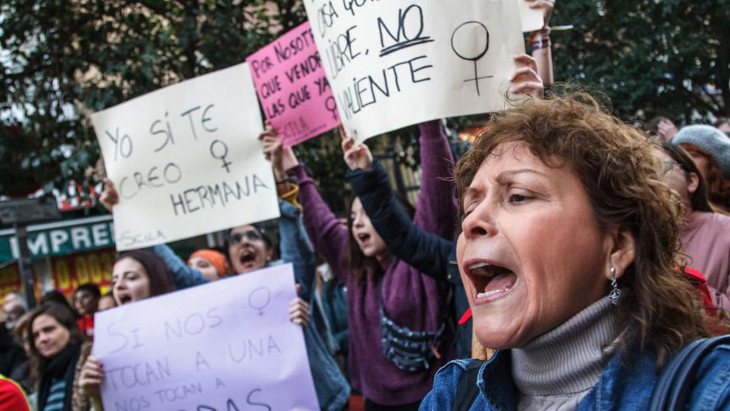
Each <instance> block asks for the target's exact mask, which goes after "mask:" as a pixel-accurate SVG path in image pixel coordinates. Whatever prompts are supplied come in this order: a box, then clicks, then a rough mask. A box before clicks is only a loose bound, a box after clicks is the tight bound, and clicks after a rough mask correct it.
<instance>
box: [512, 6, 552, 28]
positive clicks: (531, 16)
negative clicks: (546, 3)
mask: <svg viewBox="0 0 730 411" xmlns="http://www.w3.org/2000/svg"><path fill="white" fill-rule="evenodd" d="M516 1H517V5H518V6H519V8H520V21H521V22H522V31H524V32H528V31H535V30H540V29H541V28H542V26H544V25H545V20H544V19H543V15H542V14H543V13H542V9H531V8H530V4H529V3H527V2H526V1H525V0H516Z"/></svg>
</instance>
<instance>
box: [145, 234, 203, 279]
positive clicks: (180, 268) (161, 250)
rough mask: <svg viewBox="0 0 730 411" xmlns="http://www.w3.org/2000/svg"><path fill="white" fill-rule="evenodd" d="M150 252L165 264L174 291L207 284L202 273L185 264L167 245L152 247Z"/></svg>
mask: <svg viewBox="0 0 730 411" xmlns="http://www.w3.org/2000/svg"><path fill="white" fill-rule="evenodd" d="M152 251H153V252H154V253H155V254H157V255H158V256H159V257H160V258H161V259H162V261H164V262H165V265H167V268H168V269H169V270H170V275H171V276H172V284H173V285H174V286H175V289H177V290H182V289H184V288H189V287H195V286H196V285H200V284H207V283H209V282H210V280H209V279H207V278H205V276H204V275H203V273H201V272H200V271H198V270H196V269H194V268H192V267H189V266H188V265H186V264H185V262H184V261H183V260H182V259H181V258H180V257H178V255H177V254H175V252H174V251H172V249H171V248H170V247H169V246H168V245H167V244H159V245H155V246H152Z"/></svg>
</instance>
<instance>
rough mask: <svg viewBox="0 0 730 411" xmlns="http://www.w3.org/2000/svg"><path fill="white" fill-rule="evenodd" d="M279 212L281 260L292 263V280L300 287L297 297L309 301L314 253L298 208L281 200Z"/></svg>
mask: <svg viewBox="0 0 730 411" xmlns="http://www.w3.org/2000/svg"><path fill="white" fill-rule="evenodd" d="M279 210H281V217H280V218H279V251H280V252H281V260H282V261H284V262H285V263H292V265H293V266H294V278H295V279H296V281H297V283H298V284H299V285H300V286H301V289H300V292H299V296H300V297H302V298H303V299H304V300H305V301H309V300H310V298H311V289H312V283H313V282H314V273H315V270H316V269H317V265H316V259H315V256H314V251H313V250H312V246H311V245H310V244H309V239H308V238H307V233H306V232H305V231H304V225H303V223H302V212H301V209H300V208H298V207H297V206H295V205H294V204H292V203H290V202H288V201H284V200H283V199H279Z"/></svg>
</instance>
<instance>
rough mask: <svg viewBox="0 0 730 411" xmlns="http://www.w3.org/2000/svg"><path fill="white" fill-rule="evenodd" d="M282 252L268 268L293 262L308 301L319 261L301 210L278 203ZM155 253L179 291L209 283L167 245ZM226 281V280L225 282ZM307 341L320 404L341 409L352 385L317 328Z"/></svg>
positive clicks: (306, 330)
mask: <svg viewBox="0 0 730 411" xmlns="http://www.w3.org/2000/svg"><path fill="white" fill-rule="evenodd" d="M279 210H280V211H281V217H280V218H279V252H280V254H281V260H280V261H274V262H270V263H269V264H268V265H269V266H271V265H276V264H281V263H282V262H283V263H292V265H293V266H294V277H295V280H296V282H297V284H299V285H300V286H301V292H300V296H301V297H302V298H303V299H305V300H307V301H309V298H310V290H311V288H312V284H313V282H314V273H315V269H316V265H315V264H316V261H315V257H314V252H313V251H312V247H311V245H310V244H309V239H308V237H307V234H306V232H305V231H304V226H303V223H302V218H301V211H300V210H299V209H298V208H297V207H296V206H294V205H292V204H291V203H288V202H286V201H283V200H281V199H280V200H279ZM152 250H153V251H154V252H155V253H156V254H157V255H158V256H160V257H161V258H162V259H163V261H165V264H167V267H168V268H169V269H170V273H171V275H172V282H173V284H174V285H175V288H176V289H183V288H188V287H193V286H196V285H200V284H205V283H208V282H209V281H210V280H208V279H207V278H205V277H204V276H203V274H202V273H201V272H200V271H198V270H196V269H194V268H191V267H188V266H187V265H185V262H184V261H183V260H182V259H180V257H178V256H177V255H176V254H175V253H174V252H173V251H172V250H171V249H170V247H168V246H167V245H164V244H163V245H157V246H154V247H153V248H152ZM224 281H225V280H224ZM303 332H304V342H305V344H306V346H307V359H308V360H309V369H310V371H311V372H312V379H313V381H314V389H315V391H316V393H317V400H318V402H319V405H320V407H321V408H322V409H324V410H341V409H342V408H343V407H344V406H345V404H347V400H348V398H349V396H350V385H349V384H348V383H347V380H345V377H344V375H342V372H340V368H339V366H338V365H337V362H336V361H335V359H334V358H333V357H332V355H330V353H329V351H328V349H327V346H326V345H325V342H324V340H323V338H322V337H321V336H320V335H319V332H318V331H317V329H316V327H314V326H308V327H304V328H303Z"/></svg>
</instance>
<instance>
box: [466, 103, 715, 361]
mask: <svg viewBox="0 0 730 411" xmlns="http://www.w3.org/2000/svg"><path fill="white" fill-rule="evenodd" d="M506 142H524V143H526V144H527V145H528V146H529V149H530V151H531V152H532V154H534V155H535V156H537V157H538V158H540V159H541V160H542V161H543V162H544V163H545V164H546V165H547V166H549V167H555V168H560V167H569V168H570V169H571V170H572V171H573V172H574V173H575V175H576V176H577V177H578V178H579V179H580V181H581V183H582V185H583V186H584V187H585V189H586V191H587V192H588V195H589V197H590V201H591V206H592V208H593V212H594V214H595V217H596V220H597V222H598V225H599V227H600V229H601V230H608V229H609V228H610V227H621V228H624V229H627V230H628V231H629V232H630V233H631V234H632V235H633V237H634V239H635V241H636V258H635V260H634V262H633V263H632V264H631V266H630V267H628V268H627V270H626V271H625V273H624V275H623V276H622V278H621V284H622V286H623V288H624V290H623V291H624V297H623V298H622V299H621V301H620V303H619V308H618V321H619V324H618V325H619V329H621V330H628V331H630V332H625V333H622V335H621V336H620V338H621V342H622V344H624V346H628V347H637V348H638V352H644V351H645V350H647V349H648V350H652V351H654V352H655V353H656V354H657V356H658V359H659V364H660V365H661V364H662V363H663V361H664V359H665V358H666V356H667V355H669V354H672V353H675V352H677V351H678V350H679V349H680V348H681V347H682V346H684V345H685V344H687V343H688V342H690V341H693V340H695V339H697V338H698V337H700V336H704V335H707V331H706V328H705V326H704V323H703V312H702V308H701V307H702V304H701V301H700V300H699V296H698V295H697V293H696V292H695V290H694V289H692V287H691V285H690V284H689V282H688V281H687V280H686V279H685V278H684V276H682V275H681V274H680V273H678V272H676V271H675V270H674V267H675V266H676V265H678V262H679V253H678V242H677V237H678V233H679V225H680V222H681V221H682V209H681V206H680V202H679V201H678V198H677V196H676V194H675V193H673V192H672V191H671V190H670V189H669V188H668V187H667V186H666V185H665V184H664V183H663V182H662V181H661V179H660V178H659V176H658V174H657V170H656V167H655V158H654V152H653V149H652V143H651V142H649V141H648V140H647V139H646V138H645V137H644V135H643V134H642V132H641V131H639V130H638V129H635V128H634V127H631V126H628V125H626V124H624V123H623V122H621V121H620V120H619V119H618V118H616V117H614V116H612V115H610V114H608V111H607V110H606V109H605V108H604V107H603V105H602V104H600V103H599V102H598V101H597V100H596V99H595V98H594V97H592V96H591V95H589V94H587V93H583V92H577V93H568V94H567V95H565V96H558V95H552V96H551V97H550V98H549V99H547V100H537V99H529V100H527V101H525V102H523V103H521V104H519V105H518V106H517V107H515V108H512V109H510V110H507V111H504V112H502V113H498V114H495V115H493V116H492V118H491V119H490V120H489V122H488V123H487V126H486V127H485V129H484V130H483V131H482V132H481V133H480V135H479V136H478V137H477V140H476V142H475V144H474V146H473V147H472V148H471V150H470V151H469V152H467V153H466V154H465V155H464V156H463V157H462V158H461V159H460V160H459V162H458V163H457V165H456V169H455V180H456V185H457V192H458V194H459V199H460V200H463V195H464V193H465V191H466V189H467V188H468V187H469V185H470V184H471V181H472V179H473V178H474V175H475V174H476V172H477V171H478V170H479V168H480V167H481V166H482V164H483V163H484V161H485V159H486V158H487V156H489V155H490V154H496V153H493V152H494V150H495V149H496V148H497V147H498V146H499V145H500V144H503V143H506ZM460 208H461V209H460V212H461V215H462V217H463V202H462V201H460Z"/></svg>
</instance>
